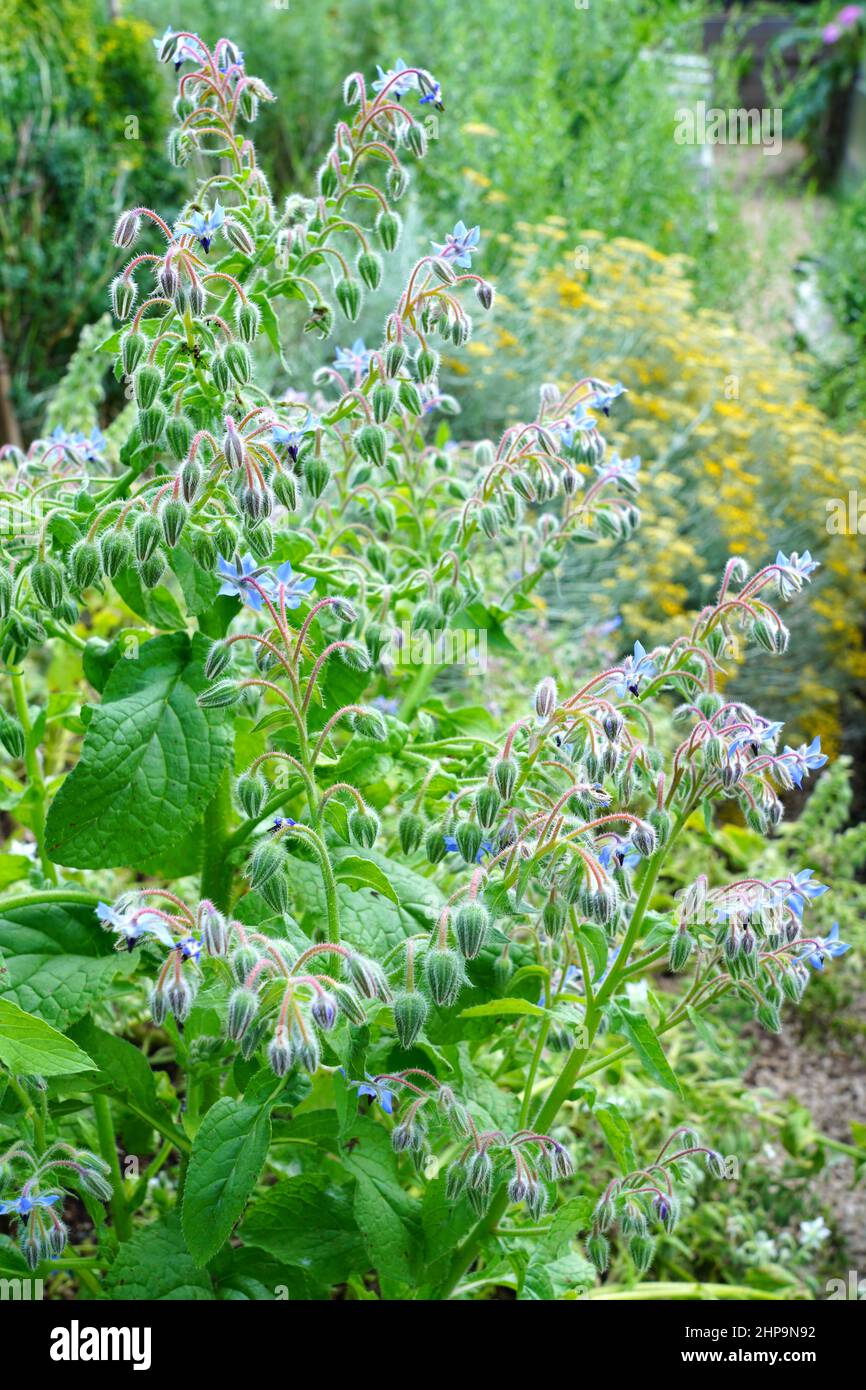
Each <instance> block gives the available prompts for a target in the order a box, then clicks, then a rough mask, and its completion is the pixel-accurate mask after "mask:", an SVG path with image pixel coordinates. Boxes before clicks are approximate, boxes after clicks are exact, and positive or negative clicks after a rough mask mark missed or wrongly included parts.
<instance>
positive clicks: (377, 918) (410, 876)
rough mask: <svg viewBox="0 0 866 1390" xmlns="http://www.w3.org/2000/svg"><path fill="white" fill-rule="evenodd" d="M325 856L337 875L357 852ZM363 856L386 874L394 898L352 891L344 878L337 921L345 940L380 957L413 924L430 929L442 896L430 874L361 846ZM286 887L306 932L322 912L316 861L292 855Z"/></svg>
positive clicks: (371, 890)
mask: <svg viewBox="0 0 866 1390" xmlns="http://www.w3.org/2000/svg"><path fill="white" fill-rule="evenodd" d="M331 857H332V861H333V864H334V871H335V873H336V874H337V876H338V877H339V870H340V865H341V864H342V863H343V862H345V860H346V859H356V858H358V857H359V856H358V854H357V851H355V850H349V849H337V850H334V851H333V853H332V856H331ZM364 859H365V861H366V862H368V863H371V864H373V865H375V866H376V867H378V868H379V869H381V871H382V873H383V874H385V875H386V876H387V879H388V882H389V884H390V886H391V889H392V890H393V894H395V895H396V897H397V903H395V902H394V901H393V900H392V897H391V896H389V897H385V895H384V893H382V892H380V891H379V890H378V889H375V888H362V889H360V891H355V890H353V889H352V888H351V887H350V886H349V885H348V884H347V883H339V882H338V884H337V900H338V902H339V907H340V923H341V926H342V931H343V936H344V938H345V940H346V942H347V944H348V945H350V946H354V947H355V949H356V950H358V951H363V952H365V953H366V954H368V955H372V956H376V957H378V958H379V959H381V957H382V956H383V955H385V954H387V952H388V951H391V950H393V949H394V948H395V947H396V946H399V945H400V943H401V942H402V941H405V939H406V937H407V936H413V935H414V934H415V933H416V932H417V931H418V929H419V927H421V928H422V929H424V930H427V931H429V930H430V928H431V926H432V924H433V923H434V922H435V921H436V918H437V917H438V915H439V912H440V911H441V904H442V896H441V894H440V892H439V889H438V888H437V887H436V885H435V883H433V882H432V881H431V880H430V879H428V878H424V877H422V875H421V874H416V873H414V872H413V871H412V870H411V869H407V868H405V867H404V865H402V864H400V863H399V862H397V861H395V860H393V859H388V858H387V856H385V855H383V854H378V853H377V852H376V851H375V850H366V851H365V853H364ZM290 887H291V891H292V894H293V897H294V903H295V912H296V915H297V917H298V920H299V921H300V923H301V925H302V926H304V925H305V924H306V929H307V932H308V933H309V932H310V931H312V930H313V929H314V928H318V926H319V924H320V922H321V921H322V920H323V918H324V915H325V890H324V887H323V885H322V874H321V870H320V868H319V866H318V864H316V863H312V862H311V861H308V860H304V859H293V860H292V869H291V874H290ZM398 904H399V905H398Z"/></svg>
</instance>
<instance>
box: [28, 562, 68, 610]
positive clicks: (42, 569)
mask: <svg viewBox="0 0 866 1390" xmlns="http://www.w3.org/2000/svg"><path fill="white" fill-rule="evenodd" d="M64 581H65V576H64V573H63V566H62V565H60V564H58V562H57V561H56V560H37V561H36V562H35V563H34V564H33V565H32V566H31V569H30V586H31V588H32V589H33V593H34V594H35V596H36V598H37V599H38V600H39V602H40V603H41V604H42V605H43V607H45V608H57V606H58V605H59V604H60V602H61V601H62V599H63V594H64V589H65V582H64Z"/></svg>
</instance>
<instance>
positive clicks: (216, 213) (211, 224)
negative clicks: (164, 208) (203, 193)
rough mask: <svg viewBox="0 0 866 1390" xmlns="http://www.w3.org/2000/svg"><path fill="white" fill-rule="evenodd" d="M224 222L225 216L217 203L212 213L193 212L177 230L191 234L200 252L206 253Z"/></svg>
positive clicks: (179, 224)
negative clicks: (199, 247)
mask: <svg viewBox="0 0 866 1390" xmlns="http://www.w3.org/2000/svg"><path fill="white" fill-rule="evenodd" d="M225 220H226V215H225V212H224V211H223V209H222V207H221V206H220V204H219V203H214V207H213V212H193V213H192V214H191V215H190V216H189V217H188V218H187V220H186V221H185V222H179V223H178V229H179V230H183V231H185V232H192V234H193V236H194V237H195V238H196V240H197V241H198V243H199V245H200V246H201V248H202V250H203V251H204V252H205V253H207V252H208V251H209V250H210V245H211V242H212V241H213V239H214V237H215V236H216V234H217V232H218V231H219V230H220V228H221V227H222V225H223V223H224V222H225Z"/></svg>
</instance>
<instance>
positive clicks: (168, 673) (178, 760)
mask: <svg viewBox="0 0 866 1390" xmlns="http://www.w3.org/2000/svg"><path fill="white" fill-rule="evenodd" d="M208 646H209V644H208V642H207V641H206V639H205V638H203V637H202V636H201V635H200V634H198V633H197V634H196V635H195V636H194V637H193V638H192V640H190V638H189V637H188V636H187V635H186V633H184V632H173V633H170V634H169V635H168V636H165V637H155V638H154V639H153V640H152V641H150V642H145V643H144V645H143V646H142V647H141V648H140V649H139V651H138V655H137V656H135V657H134V658H132V659H130V660H121V661H119V662H118V663H117V665H116V666H115V667H114V669H113V670H112V672H111V675H110V676H109V678H108V681H107V682H106V686H105V692H104V695H103V699H102V704H101V705H99V706H98V708H97V709H95V710H94V712H93V717H92V719H91V720H90V723H89V725H88V728H87V734H86V735H85V739H84V744H83V746H82V749H81V759H80V761H79V763H78V765H77V766H76V767H75V768H74V769H73V771H72V772H71V773H70V775H69V776H68V777H67V779H66V781H65V782H64V784H63V786H62V787H61V788H60V791H59V792H58V794H57V796H56V798H55V800H54V803H53V805H52V807H51V810H50V812H49V815H48V824H47V827H46V839H47V845H48V852H49V854H50V855H51V857H52V859H53V860H54V861H55V863H57V864H68V865H72V866H74V867H75V868H79V869H97V868H112V867H117V866H120V865H130V866H133V867H136V866H138V865H140V864H141V863H142V862H143V861H147V860H149V859H153V858H154V856H156V855H159V854H162V853H163V852H164V851H165V850H166V849H168V847H169V846H170V845H172V844H173V843H175V842H176V841H177V839H178V838H179V837H180V836H182V835H184V834H185V833H186V832H187V831H189V830H190V828H191V827H192V826H193V825H194V824H195V823H196V821H198V820H200V819H201V817H202V815H203V814H204V810H205V807H206V806H207V804H208V802H209V801H210V800H211V798H212V797H213V794H214V792H215V790H216V786H217V782H218V781H219V777H220V774H221V773H222V771H223V769H224V767H225V766H226V764H227V762H228V759H229V754H230V740H229V725H228V721H227V718H226V712H225V710H221V709H202V708H201V707H200V706H199V705H198V703H197V701H196V695H197V694H198V693H199V692H200V691H201V690H202V689H203V688H204V685H205V683H206V682H205V678H204V670H203V663H204V658H205V656H206V654H207V650H208Z"/></svg>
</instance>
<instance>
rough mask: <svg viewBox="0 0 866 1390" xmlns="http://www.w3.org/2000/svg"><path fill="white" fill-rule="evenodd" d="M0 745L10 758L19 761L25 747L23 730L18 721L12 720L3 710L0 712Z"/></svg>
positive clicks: (25, 741)
mask: <svg viewBox="0 0 866 1390" xmlns="http://www.w3.org/2000/svg"><path fill="white" fill-rule="evenodd" d="M0 743H2V744H3V747H4V748H5V749H6V752H7V753H8V754H9V756H10V758H15V759H16V760H20V759H21V758H23V757H24V753H25V750H26V747H27V740H26V737H25V734H24V728H23V726H22V724H21V723H20V721H19V720H17V719H13V718H12V717H11V716H10V715H8V714H6V713H5V711H3V710H0Z"/></svg>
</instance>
